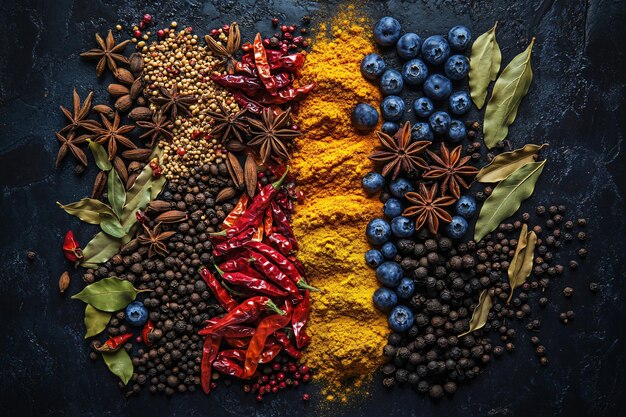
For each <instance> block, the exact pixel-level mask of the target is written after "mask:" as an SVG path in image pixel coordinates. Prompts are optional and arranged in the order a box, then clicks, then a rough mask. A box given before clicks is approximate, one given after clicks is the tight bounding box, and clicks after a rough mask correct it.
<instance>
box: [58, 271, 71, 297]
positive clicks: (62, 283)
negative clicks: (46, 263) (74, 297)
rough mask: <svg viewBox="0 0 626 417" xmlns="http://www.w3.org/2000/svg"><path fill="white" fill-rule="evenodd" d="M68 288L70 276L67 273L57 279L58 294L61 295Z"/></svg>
mask: <svg viewBox="0 0 626 417" xmlns="http://www.w3.org/2000/svg"><path fill="white" fill-rule="evenodd" d="M69 286H70V274H68V273H67V271H65V272H63V273H62V274H61V278H59V292H60V293H61V294H63V293H64V292H65V290H67V288H68V287H69Z"/></svg>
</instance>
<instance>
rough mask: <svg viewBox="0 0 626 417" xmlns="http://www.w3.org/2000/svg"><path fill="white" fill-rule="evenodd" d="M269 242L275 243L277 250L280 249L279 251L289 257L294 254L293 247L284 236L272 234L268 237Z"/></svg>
mask: <svg viewBox="0 0 626 417" xmlns="http://www.w3.org/2000/svg"><path fill="white" fill-rule="evenodd" d="M267 240H269V241H270V242H271V243H273V244H274V245H275V246H276V249H278V251H279V252H280V253H282V254H283V255H289V254H290V253H291V252H294V249H293V245H292V244H291V242H290V241H289V240H288V239H287V238H286V237H285V236H283V235H279V234H278V233H272V234H271V235H269V236H268V237H267Z"/></svg>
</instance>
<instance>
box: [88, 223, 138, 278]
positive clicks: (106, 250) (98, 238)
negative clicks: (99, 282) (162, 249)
mask: <svg viewBox="0 0 626 417" xmlns="http://www.w3.org/2000/svg"><path fill="white" fill-rule="evenodd" d="M134 229H135V228H134V227H131V229H130V230H129V231H128V233H127V235H126V236H124V237H123V238H121V239H119V238H115V237H113V236H109V235H107V234H106V233H104V232H100V233H98V234H96V235H95V236H94V237H93V239H91V240H90V241H89V243H87V246H85V248H84V249H83V262H82V263H81V264H80V266H82V267H83V268H97V267H98V264H101V263H102V262H106V261H108V260H109V259H111V257H112V256H113V255H115V254H116V253H117V252H118V251H119V250H120V248H121V247H122V245H125V244H126V243H128V242H130V240H131V236H132V235H133V232H134Z"/></svg>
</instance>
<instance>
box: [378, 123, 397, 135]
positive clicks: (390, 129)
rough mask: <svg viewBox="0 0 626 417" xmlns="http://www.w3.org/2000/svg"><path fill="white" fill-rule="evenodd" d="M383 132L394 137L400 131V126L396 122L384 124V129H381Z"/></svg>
mask: <svg viewBox="0 0 626 417" xmlns="http://www.w3.org/2000/svg"><path fill="white" fill-rule="evenodd" d="M381 130H382V131H383V133H386V134H388V135H389V136H393V135H395V134H396V132H397V131H398V130H400V125H399V124H397V123H396V122H385V123H383V127H382V128H381Z"/></svg>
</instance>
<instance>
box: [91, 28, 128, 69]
mask: <svg viewBox="0 0 626 417" xmlns="http://www.w3.org/2000/svg"><path fill="white" fill-rule="evenodd" d="M96 42H98V45H100V49H98V48H94V49H90V50H89V51H87V52H83V53H82V54H80V56H84V57H85V58H94V59H95V58H97V59H99V61H98V64H96V74H97V75H98V77H99V76H101V75H102V74H103V73H104V68H105V67H106V66H108V67H109V69H110V70H111V72H112V73H113V74H115V73H116V72H117V62H120V63H122V64H128V58H126V57H125V56H124V55H122V54H121V52H123V51H124V48H126V45H128V43H129V42H130V41H129V40H125V41H123V42H121V43H119V44H117V45H116V44H115V39H114V38H113V33H112V32H111V30H109V33H108V35H107V38H106V41H105V40H103V39H102V37H101V36H100V35H99V34H97V33H96Z"/></svg>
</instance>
